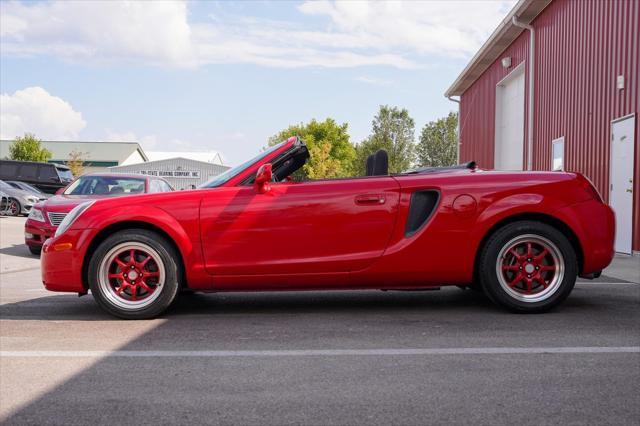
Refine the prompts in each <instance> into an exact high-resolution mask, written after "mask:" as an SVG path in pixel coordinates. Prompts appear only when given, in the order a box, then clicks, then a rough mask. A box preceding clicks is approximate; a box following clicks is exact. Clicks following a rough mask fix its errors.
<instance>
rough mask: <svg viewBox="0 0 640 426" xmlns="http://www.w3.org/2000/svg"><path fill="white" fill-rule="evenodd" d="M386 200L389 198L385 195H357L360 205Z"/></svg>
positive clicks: (357, 201)
mask: <svg viewBox="0 0 640 426" xmlns="http://www.w3.org/2000/svg"><path fill="white" fill-rule="evenodd" d="M386 201H387V199H386V198H385V197H384V195H376V194H366V195H358V196H357V197H356V204H358V205H360V206H370V205H375V204H384V203H385V202H386Z"/></svg>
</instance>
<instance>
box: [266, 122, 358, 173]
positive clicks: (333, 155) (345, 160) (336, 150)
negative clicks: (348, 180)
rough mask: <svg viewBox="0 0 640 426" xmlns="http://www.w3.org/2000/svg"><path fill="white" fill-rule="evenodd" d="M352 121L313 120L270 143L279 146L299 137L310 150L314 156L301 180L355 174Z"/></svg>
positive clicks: (275, 137) (277, 136)
mask: <svg viewBox="0 0 640 426" xmlns="http://www.w3.org/2000/svg"><path fill="white" fill-rule="evenodd" d="M347 128H348V124H347V123H343V124H340V125H339V124H337V123H336V122H335V120H333V119H332V118H327V119H326V120H324V121H317V120H315V119H313V120H311V121H310V122H308V123H307V124H303V123H300V124H298V125H293V126H289V127H287V128H286V129H284V130H282V131H281V132H279V133H277V134H276V135H274V136H272V137H270V138H269V145H270V146H272V145H275V144H277V143H280V142H282V141H283V140H286V139H288V138H290V137H291V136H299V137H300V138H301V139H302V140H303V141H304V142H305V143H306V144H307V148H308V149H309V154H310V157H311V158H310V159H309V161H307V163H306V164H305V165H304V167H303V169H302V171H301V172H300V173H297V175H298V176H297V177H298V178H301V179H327V178H339V177H347V176H351V174H352V170H351V166H352V164H353V159H354V158H355V149H354V148H353V145H352V144H351V142H350V141H349V134H348V133H347Z"/></svg>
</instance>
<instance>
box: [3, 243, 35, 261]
mask: <svg viewBox="0 0 640 426" xmlns="http://www.w3.org/2000/svg"><path fill="white" fill-rule="evenodd" d="M0 254H4V255H6V256H14V257H26V258H28V259H37V258H38V257H39V256H36V255H34V254H31V252H29V248H28V247H27V246H26V245H25V244H14V245H12V246H8V247H3V248H0Z"/></svg>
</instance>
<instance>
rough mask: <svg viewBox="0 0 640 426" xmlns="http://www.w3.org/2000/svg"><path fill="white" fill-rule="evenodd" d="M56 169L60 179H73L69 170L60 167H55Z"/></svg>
mask: <svg viewBox="0 0 640 426" xmlns="http://www.w3.org/2000/svg"><path fill="white" fill-rule="evenodd" d="M56 170H57V171H58V176H60V179H62V180H73V173H71V170H69V169H63V168H61V167H56Z"/></svg>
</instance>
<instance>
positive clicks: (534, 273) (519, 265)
mask: <svg viewBox="0 0 640 426" xmlns="http://www.w3.org/2000/svg"><path fill="white" fill-rule="evenodd" d="M496 273H497V275H498V281H499V282H500V286H501V287H502V288H503V289H504V290H505V291H506V292H507V293H508V294H509V295H510V296H512V297H514V298H516V299H518V300H521V301H525V302H539V301H542V300H545V299H547V298H548V297H550V296H551V295H552V294H553V293H555V292H556V290H557V289H558V287H559V286H560V284H561V283H562V279H563V277H564V258H563V256H562V253H561V252H560V250H559V249H558V247H557V246H556V245H555V244H554V243H552V242H551V241H549V240H548V239H546V238H544V237H541V236H539V235H533V234H527V235H522V236H519V237H516V238H514V239H512V240H511V241H509V242H508V243H507V244H505V245H504V246H503V248H502V250H501V251H500V254H499V255H498V259H497V263H496Z"/></svg>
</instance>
